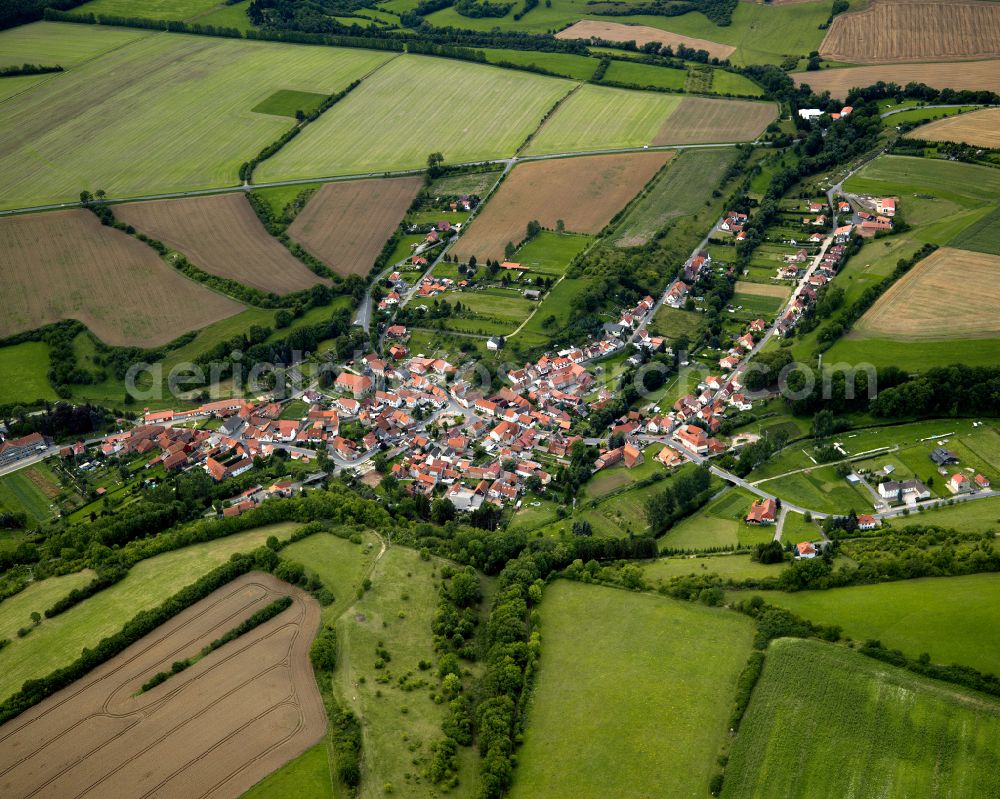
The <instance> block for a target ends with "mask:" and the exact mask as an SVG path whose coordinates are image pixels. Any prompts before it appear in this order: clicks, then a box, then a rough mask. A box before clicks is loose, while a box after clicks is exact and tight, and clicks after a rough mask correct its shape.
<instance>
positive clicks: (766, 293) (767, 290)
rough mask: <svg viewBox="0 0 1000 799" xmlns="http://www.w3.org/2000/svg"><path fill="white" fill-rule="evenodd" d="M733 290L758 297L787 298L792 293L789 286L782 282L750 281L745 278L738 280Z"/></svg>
mask: <svg viewBox="0 0 1000 799" xmlns="http://www.w3.org/2000/svg"><path fill="white" fill-rule="evenodd" d="M733 291H734V292H736V293H737V294H754V295H756V296H758V297H780V298H781V299H785V298H786V297H787V296H788V295H789V293H790V292H789V289H788V286H784V285H782V284H780V283H749V282H747V281H745V280H737V281H736V285H735V286H733Z"/></svg>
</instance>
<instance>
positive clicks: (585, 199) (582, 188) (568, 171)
mask: <svg viewBox="0 0 1000 799" xmlns="http://www.w3.org/2000/svg"><path fill="white" fill-rule="evenodd" d="M671 157H673V153H672V152H649V153H627V154H619V155H591V156H584V157H580V158H557V159H552V160H548V161H529V162H527V163H524V164H520V165H519V166H518V167H517V168H516V169H514V171H513V172H511V173H510V175H508V176H507V179H506V181H504V183H503V184H502V185H501V186H500V188H499V189H498V191H497V193H496V194H495V195H494V196H493V197H492V198H491V199H490V201H489V202H488V203H487V204H486V207H485V208H484V209H483V211H482V213H480V214H479V216H478V217H477V218H476V220H475V222H473V223H472V225H471V227H470V228H469V230H468V231H467V232H465V233H463V234H462V237H461V239H459V241H458V244H457V245H456V247H455V254H456V255H458V257H459V258H463V259H467V258H468V257H469V256H471V255H475V256H476V258H477V259H478V260H480V261H484V260H485V259H487V258H494V259H502V258H503V255H504V247H506V245H507V242H508V241H512V242H514V243H515V244H517V243H518V242H520V241H522V240H523V239H524V237H525V228H526V227H527V225H528V222H530V221H531V220H533V219H536V220H538V222H540V223H541V225H542V227H546V228H553V229H554V228H555V226H556V220H559V219H562V220H563V222H565V224H566V230H568V231H571V232H573V233H597V232H598V231H599V230H600V229H601V228H603V227H604V226H605V225H606V224H607V223H608V222H610V221H611V218H612V217H613V216H614V215H615V214H616V213H618V211H620V210H621V209H622V208H624V207H625V206H626V205H627V204H628V202H629V200H631V199H632V198H633V197H635V195H636V194H638V193H639V191H640V190H641V189H642V187H643V186H645V185H646V184H647V183H648V182H649V181H650V180H651V179H652V178H653V176H654V175H655V174H656V173H657V172H658V171H659V170H660V168H661V167H662V166H663V165H664V164H665V163H667V161H669V160H670V158H671Z"/></svg>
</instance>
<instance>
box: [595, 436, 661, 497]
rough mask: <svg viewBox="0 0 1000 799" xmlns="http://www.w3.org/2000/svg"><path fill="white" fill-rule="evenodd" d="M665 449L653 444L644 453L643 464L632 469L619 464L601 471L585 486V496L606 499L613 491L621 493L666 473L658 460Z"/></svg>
mask: <svg viewBox="0 0 1000 799" xmlns="http://www.w3.org/2000/svg"><path fill="white" fill-rule="evenodd" d="M661 449H663V447H662V446H661V445H659V444H653V445H652V446H650V447H647V448H646V449H645V450H644V451H643V462H642V463H640V464H638V465H637V466H633V467H632V468H631V469H628V468H626V466H625V464H624V463H619V464H617V465H615V466H611V467H609V468H607V469H601V471H599V472H597V474H595V475H594V476H593V477H591V478H590V480H588V481H587V482H586V483H584V485H583V494H584V496H587V497H589V498H591V499H600V498H601V497H606V496H607V495H608V494H610V493H611V492H613V491H619V490H621V489H623V488H625V487H627V486H631V485H632V484H634V483H638V482H641V481H642V480H645V479H646V478H647V477H650V476H652V475H653V474H656V473H662V472H663V471H664V469H663V465H662V464H661V463H659V462H658V461H657V460H656V453H657V452H659V451H660V450H661Z"/></svg>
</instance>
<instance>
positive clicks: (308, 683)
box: [0, 572, 326, 799]
mask: <svg viewBox="0 0 1000 799" xmlns="http://www.w3.org/2000/svg"><path fill="white" fill-rule="evenodd" d="M285 595H287V596H291V597H292V598H293V599H294V602H293V604H292V606H291V607H290V608H289V609H288V610H286V611H284V612H283V613H281V614H280V615H278V616H276V617H275V618H273V619H271V620H270V621H268V622H266V623H265V624H262V625H260V626H259V627H257V628H255V629H254V630H252V631H250V632H249V633H247V634H246V635H243V636H241V637H239V638H237V639H236V640H235V641H231V642H229V643H228V644H225V645H224V646H223V647H221V648H220V649H218V650H216V651H215V652H213V653H212V654H210V655H209V656H208V657H205V658H203V659H202V660H200V661H198V662H197V663H196V664H195V665H193V666H191V667H190V668H188V669H187V670H186V671H183V672H181V673H179V674H176V675H174V676H172V677H170V678H169V679H168V680H167V681H166V682H164V683H162V684H160V685H158V686H157V687H155V688H153V689H151V690H150V691H147V692H145V693H143V694H140V695H139V696H133V694H135V693H136V691H138V690H139V688H140V687H141V685H142V684H143V683H144V682H145V681H146V680H148V679H149V678H150V677H152V676H153V675H154V674H155V673H157V672H159V671H163V670H169V669H170V666H171V664H172V663H173V662H174V661H176V660H179V659H182V658H185V657H188V656H190V655H192V654H195V653H197V652H198V651H199V650H200V649H201V647H203V646H204V645H205V644H207V643H209V642H210V641H212V640H213V639H215V638H218V637H219V636H221V635H223V634H224V633H226V632H227V631H228V630H230V629H232V628H233V627H235V626H236V625H238V624H239V623H240V622H241V621H243V620H244V619H246V618H247V617H249V616H250V615H252V614H253V613H254V612H256V611H257V610H260V609H261V608H263V607H265V606H266V605H268V604H269V603H271V602H273V601H274V600H275V599H277V598H279V597H281V596H285ZM319 620H320V609H319V605H318V604H317V603H316V601H315V600H314V599H313V598H312V597H310V596H309V595H308V594H306V593H304V592H302V591H300V590H299V589H297V588H294V587H292V586H290V585H288V584H287V583H283V582H281V581H280V580H278V579H277V578H275V577H274V576H272V575H269V574H262V573H259V572H253V573H251V574H248V575H244V576H243V577H240V578H238V579H237V580H234V581H233V582H232V583H230V584H229V585H227V586H225V587H223V588H220V589H219V590H218V591H215V592H214V593H213V594H211V595H210V596H208V597H206V598H205V599H203V600H202V601H201V602H198V603H197V604H196V605H194V606H192V607H190V608H188V609H187V610H185V611H184V612H183V613H180V614H179V615H177V616H175V617H174V618H173V619H171V620H170V621H169V622H167V623H166V624H164V625H162V626H161V627H159V628H157V629H156V630H155V631H154V632H152V633H150V634H149V635H147V636H145V637H144V638H142V639H141V640H139V641H137V642H136V643H135V644H133V645H132V646H130V647H129V648H128V649H126V650H125V651H124V652H123V653H122V654H120V655H119V656H118V657H116V658H114V659H112V660H110V661H108V662H107V663H105V664H103V665H102V666H100V667H98V668H97V669H95V670H94V671H93V672H91V673H90V674H89V675H87V676H86V677H84V678H82V679H80V680H78V681H77V682H75V683H73V684H72V685H70V686H69V687H67V688H65V689H63V690H62V691H60V692H59V693H57V694H55V695H53V696H51V697H49V698H48V699H46V700H45V701H44V702H42V703H41V704H39V705H37V706H36V707H34V708H32V709H31V710H28V711H27V712H25V713H23V714H22V715H20V716H18V717H17V718H15V719H14V720H12V721H10V722H8V723H7V724H5V725H4V726H3V727H0V796H9V797H53V798H54V799H71V798H72V799H77V798H78V797H79V798H82V797H89V798H90V799H140V797H153V796H155V797H157V799H171V798H172V797H176V798H177V799H200V798H201V797H212V799H223V798H225V797H232V798H233V799H235V798H236V797H239V796H240V795H241V794H242V793H243V792H245V791H246V790H247V789H248V788H250V787H251V786H252V785H254V784H255V783H256V782H258V781H260V780H261V779H262V778H263V777H265V776H266V775H267V774H269V773H271V772H272V771H274V770H275V769H277V768H279V767H280V766H282V765H283V764H284V763H286V762H288V761H289V760H291V759H292V758H294V757H296V756H298V755H299V754H301V753H302V752H304V751H305V750H306V749H308V748H309V747H310V746H312V745H313V744H315V743H316V742H317V741H318V740H319V739H320V738H321V737H322V736H323V733H324V731H325V729H326V714H325V712H324V709H323V703H322V699H321V698H320V695H319V690H318V688H317V686H316V680H315V678H314V676H313V671H312V666H311V665H310V663H309V658H308V650H309V645H310V643H311V641H312V639H313V636H314V635H315V633H316V630H317V628H318V626H319Z"/></svg>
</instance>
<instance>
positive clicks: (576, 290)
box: [518, 277, 590, 346]
mask: <svg viewBox="0 0 1000 799" xmlns="http://www.w3.org/2000/svg"><path fill="white" fill-rule="evenodd" d="M589 285H590V280H589V278H585V277H568V278H565V279H563V280H562V281H560V282H559V284H558V285H556V286H554V287H553V288H552V290H551V291H550V292H549V293H548V294H547V295H545V299H544V300H542V305H541V307H539V309H538V311H537V312H536V313H535V315H534V316H533V317H531V319H530V320H529V321H528V323H527V324H526V325H525V326H524V329H523V330H522V331H521V332H520V333H518V338H521V337H522V336H523V337H524V338H525V339H526V341H530V343H529V344H528V346H534V345H535V343H536V342H540V345H546V346H547V344H548V341H549V337H550V336H551V335H552V333H553V332H555V331H558V330H561V329H562V328H564V327H565V326H566V325H567V324H569V319H570V316H571V314H572V305H571V304H570V303H571V302H572V301H573V297H575V296H576V295H577V294H580V293H582V292H583V291H584V290H585V289H586V288H587V286H589Z"/></svg>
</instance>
